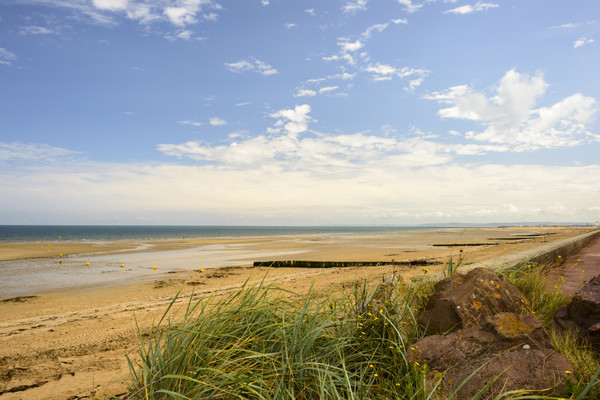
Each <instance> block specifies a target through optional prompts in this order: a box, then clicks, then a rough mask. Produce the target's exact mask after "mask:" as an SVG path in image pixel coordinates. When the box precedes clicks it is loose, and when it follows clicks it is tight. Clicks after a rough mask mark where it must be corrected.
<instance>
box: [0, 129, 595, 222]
mask: <svg viewBox="0 0 600 400" xmlns="http://www.w3.org/2000/svg"><path fill="white" fill-rule="evenodd" d="M363 142H364V144H365V145H367V146H368V148H373V147H375V148H381V147H382V146H383V147H385V146H386V145H387V144H386V143H383V142H380V141H379V140H374V141H373V140H372V139H370V138H369V137H367V136H363V138H361V137H360V136H356V137H355V135H352V138H349V140H348V143H347V144H346V143H345V142H343V141H340V142H339V144H334V145H333V146H334V147H332V148H331V149H330V150H331V151H335V150H336V149H342V150H344V148H345V147H350V148H354V147H356V146H358V148H357V149H356V153H358V154H359V155H360V147H361V145H363ZM263 143H264V145H265V146H267V145H268V143H269V142H268V141H266V140H265V141H263ZM342 143H343V144H342ZM305 145H306V146H307V148H306V150H305V151H306V152H307V153H308V154H309V152H310V144H309V143H306V144H305ZM249 150H250V149H249ZM286 154H287V153H286ZM252 155H253V156H255V155H256V156H257V158H259V156H260V154H252ZM320 155H321V154H319V155H317V156H316V157H315V158H314V161H316V162H319V164H320V165H323V166H324V165H325V162H328V161H329V160H330V159H331V154H330V153H329V154H327V153H326V154H325V155H326V158H325V159H320V158H319V156H320ZM374 156H376V157H380V156H381V153H380V152H378V151H375V152H374V153H372V154H370V155H369V156H368V157H363V158H358V159H355V160H354V162H351V163H347V164H345V168H343V167H342V168H341V167H338V166H337V165H335V164H333V165H326V166H325V167H324V168H323V170H322V171H311V170H308V171H307V170H304V169H302V168H290V169H282V168H280V167H279V166H277V165H276V164H273V163H272V162H268V163H264V162H257V163H256V164H255V165H243V166H241V167H239V168H234V167H231V166H228V167H226V168H214V167H212V166H202V165H197V166H195V165H178V164H175V163H169V164H158V165H157V164H152V165H150V164H120V163H119V164H118V163H102V164H100V163H92V162H86V163H81V162H78V163H77V164H76V165H77V167H76V168H75V167H74V164H62V165H60V164H57V163H53V164H51V165H44V166H39V167H37V168H31V167H29V168H27V169H22V170H20V171H19V172H18V173H13V174H7V173H6V171H5V170H4V171H3V170H0V186H1V187H2V188H3V194H4V196H1V197H0V218H1V219H2V221H5V222H6V223H14V222H17V219H18V218H23V216H27V218H30V219H29V220H28V221H27V222H29V223H39V222H40V221H44V223H55V224H56V223H61V222H63V223H64V221H65V220H68V221H74V220H76V221H79V222H80V223H88V224H91V223H98V222H99V221H104V222H106V221H111V222H112V221H115V223H120V224H127V223H129V224H131V223H135V222H136V220H137V219H138V218H148V219H149V220H151V221H153V222H155V221H156V223H163V224H164V223H171V224H183V223H188V224H189V223H195V224H202V223H204V224H206V223H207V222H208V223H212V224H236V223H237V224H247V225H260V224H277V225H286V224H287V225H294V224H298V225H300V224H301V225H325V224H332V225H334V224H341V223H343V224H370V225H373V224H383V223H386V224H393V223H394V224H413V225H414V224H418V223H424V222H452V221H457V220H460V221H464V222H492V221H493V222H516V221H533V222H536V221H540V222H543V221H558V222H561V221H591V222H593V221H595V220H598V216H599V214H598V211H599V210H598V206H597V198H598V193H597V191H596V190H597V188H598V187H599V186H600V167H599V166H597V165H590V166H576V167H554V166H548V165H535V164H533V165H531V164H529V165H512V166H504V165H496V164H487V165H478V166H460V165H431V166H424V167H412V166H410V165H407V166H396V164H395V161H396V160H394V159H392V155H389V156H387V157H385V158H384V159H383V160H381V161H379V160H374V159H372V158H371V157H374ZM240 158H243V157H240ZM267 160H270V159H267ZM261 161H262V160H261ZM305 161H308V160H305ZM290 165H291V166H293V165H294V163H293V162H292V163H290ZM507 182H510V185H509V186H507ZM256 188H261V190H256ZM114 193H119V194H120V195H119V196H115V195H114ZM440 193H442V194H443V196H440ZM265 194H268V195H265ZM19 221H22V219H20V220H19ZM21 223H22V222H21Z"/></svg>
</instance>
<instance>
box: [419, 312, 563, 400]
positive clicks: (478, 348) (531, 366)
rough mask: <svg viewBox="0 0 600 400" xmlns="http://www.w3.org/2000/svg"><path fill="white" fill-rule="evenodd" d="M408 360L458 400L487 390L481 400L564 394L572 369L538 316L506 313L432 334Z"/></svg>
mask: <svg viewBox="0 0 600 400" xmlns="http://www.w3.org/2000/svg"><path fill="white" fill-rule="evenodd" d="M408 360H409V362H411V363H420V364H426V365H427V366H428V371H429V372H428V377H429V381H430V384H431V385H430V386H433V385H434V384H435V383H436V382H437V381H438V380H439V379H441V384H440V386H441V389H442V392H443V393H445V394H449V393H451V392H453V391H454V390H457V392H456V395H455V397H454V398H455V399H465V400H466V399H472V398H473V397H474V396H475V395H476V394H477V393H479V392H480V391H482V390H483V392H484V395H483V396H482V397H480V398H481V399H491V398H494V397H495V396H496V395H498V394H499V393H502V392H507V391H510V390H522V389H525V390H532V391H536V392H538V393H543V394H544V395H553V394H556V393H561V392H562V391H564V390H565V385H564V380H565V379H566V378H567V379H568V376H569V374H570V372H571V371H572V367H571V365H570V364H569V362H568V361H567V359H566V358H565V357H564V356H563V355H561V354H560V353H558V352H557V351H556V349H555V348H554V347H553V346H552V342H551V340H550V338H549V336H548V333H547V332H546V330H545V329H544V327H543V326H542V325H541V324H540V322H539V321H538V320H537V319H535V317H533V316H531V315H529V316H520V315H517V314H514V313H506V312H502V313H497V314H495V315H493V316H488V317H487V318H485V320H484V321H483V322H482V323H480V324H478V325H476V326H471V327H469V328H466V329H461V330H459V331H456V332H454V333H451V334H449V335H446V336H441V335H432V336H427V337H425V338H423V339H421V340H419V341H418V342H417V343H415V344H414V345H413V346H412V347H411V349H410V350H409V352H408ZM471 374H473V376H470V375H471ZM440 377H441V378H440ZM461 384H462V386H461V387H460V388H459V386H460V385H461ZM488 385H489V386H488Z"/></svg>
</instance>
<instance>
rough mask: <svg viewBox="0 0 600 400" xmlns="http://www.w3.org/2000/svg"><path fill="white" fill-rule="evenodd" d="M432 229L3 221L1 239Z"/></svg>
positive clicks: (6, 240) (381, 231)
mask: <svg viewBox="0 0 600 400" xmlns="http://www.w3.org/2000/svg"><path fill="white" fill-rule="evenodd" d="M432 229H433V228H431V227H406V226H402V227H400V226H205V225H201V226H188V225H183V226H172V225H0V242H32V241H40V240H55V239H57V238H59V237H60V238H61V239H62V240H65V241H79V240H89V241H97V240H100V241H104V240H132V239H133V240H135V239H139V240H152V239H181V238H185V239H193V238H230V237H234V238H239V237H268V236H294V235H313V234H326V235H336V234H337V235H352V234H369V233H389V232H399V231H415V230H424V231H428V230H432Z"/></svg>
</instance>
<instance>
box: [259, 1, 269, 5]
mask: <svg viewBox="0 0 600 400" xmlns="http://www.w3.org/2000/svg"><path fill="white" fill-rule="evenodd" d="M260 2H261V3H262V5H263V6H268V5H269V0H260Z"/></svg>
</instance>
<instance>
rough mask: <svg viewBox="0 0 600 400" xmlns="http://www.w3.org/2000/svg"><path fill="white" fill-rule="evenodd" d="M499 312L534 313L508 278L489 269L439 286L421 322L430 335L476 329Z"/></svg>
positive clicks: (455, 276)
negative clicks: (462, 329)
mask: <svg viewBox="0 0 600 400" xmlns="http://www.w3.org/2000/svg"><path fill="white" fill-rule="evenodd" d="M499 312H513V313H516V314H520V313H523V312H527V313H530V312H531V309H530V307H529V304H528V303H527V300H526V299H525V298H523V296H522V294H521V292H519V290H518V289H517V287H516V286H515V285H513V284H512V283H511V282H510V281H508V280H507V279H506V278H505V277H504V276H501V275H497V274H496V273H494V272H493V271H491V270H490V269H487V268H475V269H473V270H471V271H470V272H469V273H468V274H466V275H460V274H458V275H452V276H450V277H448V278H446V279H443V280H441V281H439V282H438V283H436V285H435V292H434V293H433V294H432V295H431V296H430V297H429V299H428V301H427V304H426V305H425V309H424V310H422V311H421V312H420V313H419V315H418V321H419V324H420V325H421V326H423V327H424V328H425V329H426V331H427V333H428V334H441V333H446V332H451V331H453V330H456V329H460V328H468V327H471V326H476V325H477V324H479V323H480V322H482V321H484V320H485V318H487V317H490V316H492V315H494V314H496V313H499Z"/></svg>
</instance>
